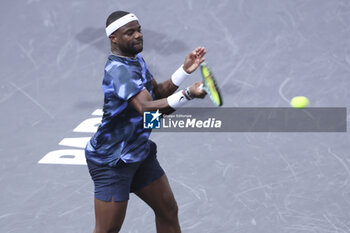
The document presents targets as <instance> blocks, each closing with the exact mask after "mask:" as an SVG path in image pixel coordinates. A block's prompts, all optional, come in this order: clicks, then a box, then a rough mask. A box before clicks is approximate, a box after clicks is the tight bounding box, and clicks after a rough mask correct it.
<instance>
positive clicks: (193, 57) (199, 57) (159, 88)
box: [152, 47, 207, 99]
mask: <svg viewBox="0 0 350 233" xmlns="http://www.w3.org/2000/svg"><path fill="white" fill-rule="evenodd" d="M206 52H207V51H206V49H205V48H204V47H198V48H196V49H195V50H193V51H192V52H191V53H189V54H188V55H187V56H186V58H185V61H184V64H183V65H182V66H181V67H180V68H179V69H183V71H184V72H185V73H186V74H191V73H193V72H194V71H195V70H196V69H197V68H198V67H199V65H200V64H201V63H202V62H203V61H205V58H204V55H205V54H206ZM179 72H180V71H179ZM152 84H153V87H154V92H155V95H156V99H161V98H165V97H168V96H170V95H171V94H173V93H174V92H175V91H176V90H177V88H178V87H179V86H178V85H176V84H174V79H173V77H171V78H170V79H168V80H167V81H165V82H162V83H157V81H156V80H155V79H154V78H153V80H152ZM177 84H178V83H177Z"/></svg>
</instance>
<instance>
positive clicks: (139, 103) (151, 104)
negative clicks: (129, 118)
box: [129, 90, 174, 115]
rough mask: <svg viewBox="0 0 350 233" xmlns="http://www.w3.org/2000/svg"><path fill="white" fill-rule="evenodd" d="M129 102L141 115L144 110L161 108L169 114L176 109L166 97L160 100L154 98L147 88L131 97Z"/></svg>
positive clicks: (160, 109)
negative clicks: (170, 105)
mask: <svg viewBox="0 0 350 233" xmlns="http://www.w3.org/2000/svg"><path fill="white" fill-rule="evenodd" d="M129 103H130V104H131V105H132V106H133V107H134V108H135V110H136V111H138V112H139V113H140V114H141V115H142V114H143V112H147V111H157V110H159V111H160V112H161V113H164V114H169V113H171V112H173V111H174V110H173V109H172V108H171V107H169V104H168V101H167V99H166V98H162V99H159V100H152V97H151V95H150V94H149V92H148V91H146V90H143V91H141V92H140V93H139V94H137V95H136V96H135V97H133V98H132V99H130V100H129Z"/></svg>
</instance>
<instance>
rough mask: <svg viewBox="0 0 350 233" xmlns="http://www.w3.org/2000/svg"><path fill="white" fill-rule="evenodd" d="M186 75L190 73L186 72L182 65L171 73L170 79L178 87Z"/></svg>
mask: <svg viewBox="0 0 350 233" xmlns="http://www.w3.org/2000/svg"><path fill="white" fill-rule="evenodd" d="M188 76H190V74H188V73H186V71H185V70H184V69H183V65H182V66H180V68H179V69H177V70H176V71H175V72H174V73H173V75H171V81H172V82H173V83H174V84H175V85H176V86H178V87H179V86H180V85H181V83H182V82H183V81H184V80H185V79H186V78H187V77H188Z"/></svg>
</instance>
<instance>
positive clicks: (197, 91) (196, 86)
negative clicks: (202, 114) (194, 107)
mask: <svg viewBox="0 0 350 233" xmlns="http://www.w3.org/2000/svg"><path fill="white" fill-rule="evenodd" d="M202 86H203V82H195V83H193V84H192V85H191V86H190V93H191V95H192V96H193V97H194V98H199V99H203V98H204V97H205V96H206V94H207V93H206V92H205V91H204V90H203V88H202Z"/></svg>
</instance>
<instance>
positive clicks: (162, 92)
mask: <svg viewBox="0 0 350 233" xmlns="http://www.w3.org/2000/svg"><path fill="white" fill-rule="evenodd" d="M177 89H178V86H176V85H175V84H174V83H173V82H172V81H171V80H170V79H169V80H167V81H165V82H163V83H159V84H158V88H157V92H156V97H157V99H162V98H166V97H168V96H170V95H171V94H173V93H174V92H175V91H176V90H177Z"/></svg>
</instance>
